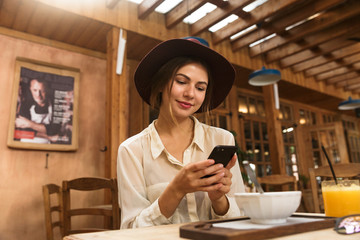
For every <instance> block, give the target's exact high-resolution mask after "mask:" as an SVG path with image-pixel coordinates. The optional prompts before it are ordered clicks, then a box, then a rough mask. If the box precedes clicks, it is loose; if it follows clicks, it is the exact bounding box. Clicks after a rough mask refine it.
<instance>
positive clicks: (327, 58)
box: [291, 43, 360, 72]
mask: <svg viewBox="0 0 360 240" xmlns="http://www.w3.org/2000/svg"><path fill="white" fill-rule="evenodd" d="M359 52H360V43H356V44H353V45H350V46H347V47H344V48H341V49H339V50H336V51H333V52H331V53H330V54H325V55H322V56H318V57H315V58H312V59H310V60H308V61H304V62H301V63H298V64H296V65H294V66H292V68H291V69H292V70H293V71H294V72H300V71H304V70H307V69H311V68H313V67H316V66H318V65H322V64H325V63H328V62H331V61H336V60H338V59H341V58H344V57H346V56H349V55H351V54H355V53H359Z"/></svg>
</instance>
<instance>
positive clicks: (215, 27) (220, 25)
mask: <svg viewBox="0 0 360 240" xmlns="http://www.w3.org/2000/svg"><path fill="white" fill-rule="evenodd" d="M238 18H239V17H238V16H237V15H235V14H231V15H230V16H228V17H227V18H225V19H224V20H222V21H220V22H218V23H216V24H215V25H213V26H212V27H210V28H209V31H210V32H216V31H217V30H219V29H221V28H223V27H225V26H226V25H228V24H229V23H231V22H233V21H235V20H236V19H238Z"/></svg>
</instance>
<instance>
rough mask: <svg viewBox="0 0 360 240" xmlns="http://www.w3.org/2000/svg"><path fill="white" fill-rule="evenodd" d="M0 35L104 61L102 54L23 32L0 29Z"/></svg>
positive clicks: (104, 57) (104, 56)
mask: <svg viewBox="0 0 360 240" xmlns="http://www.w3.org/2000/svg"><path fill="white" fill-rule="evenodd" d="M0 34H2V35H5V36H9V37H13V38H18V39H22V40H26V41H30V42H34V43H39V44H43V45H46V46H51V47H55V48H59V49H64V50H67V51H71V52H77V53H80V54H84V55H87V56H91V57H96V58H100V59H106V55H105V54H104V53H102V52H98V51H93V50H89V49H86V48H82V47H77V46H74V45H70V44H66V43H63V42H59V41H54V40H49V39H47V38H43V37H38V36H35V35H31V34H27V33H24V32H18V31H14V30H12V29H9V28H3V27H0Z"/></svg>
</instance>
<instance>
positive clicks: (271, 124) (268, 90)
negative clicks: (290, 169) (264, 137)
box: [262, 85, 286, 174]
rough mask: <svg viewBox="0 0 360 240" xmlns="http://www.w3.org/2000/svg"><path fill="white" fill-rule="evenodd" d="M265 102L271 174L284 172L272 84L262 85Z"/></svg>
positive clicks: (281, 141)
mask: <svg viewBox="0 0 360 240" xmlns="http://www.w3.org/2000/svg"><path fill="white" fill-rule="evenodd" d="M262 92H263V96H264V102H265V113H266V124H267V131H268V136H269V149H270V159H271V166H272V173H273V174H286V168H285V150H284V141H283V136H282V129H281V122H280V120H279V119H278V116H279V110H278V109H276V108H275V98H274V88H273V85H268V86H265V87H262Z"/></svg>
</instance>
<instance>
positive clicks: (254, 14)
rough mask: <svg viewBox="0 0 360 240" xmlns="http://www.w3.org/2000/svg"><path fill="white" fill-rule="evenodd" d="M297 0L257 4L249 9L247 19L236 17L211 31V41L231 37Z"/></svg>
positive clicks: (214, 41)
mask: <svg viewBox="0 0 360 240" xmlns="http://www.w3.org/2000/svg"><path fill="white" fill-rule="evenodd" d="M297 2H298V1H297V0H284V1H277V3H276V4H274V1H268V2H265V3H264V4H262V5H260V6H258V7H257V8H255V9H254V10H252V11H251V17H250V18H248V19H237V20H235V21H234V22H232V23H229V24H228V25H227V26H225V27H223V28H222V29H219V30H218V31H216V32H214V33H213V43H214V44H217V43H220V42H221V41H223V40H225V39H227V38H229V37H231V36H232V35H234V34H236V33H238V32H241V31H242V30H244V29H246V28H248V27H250V26H252V25H254V24H257V23H259V22H262V21H263V20H265V19H266V18H268V17H270V16H271V15H273V13H274V12H280V11H282V10H286V9H287V8H289V7H291V5H293V4H296V3H297Z"/></svg>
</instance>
